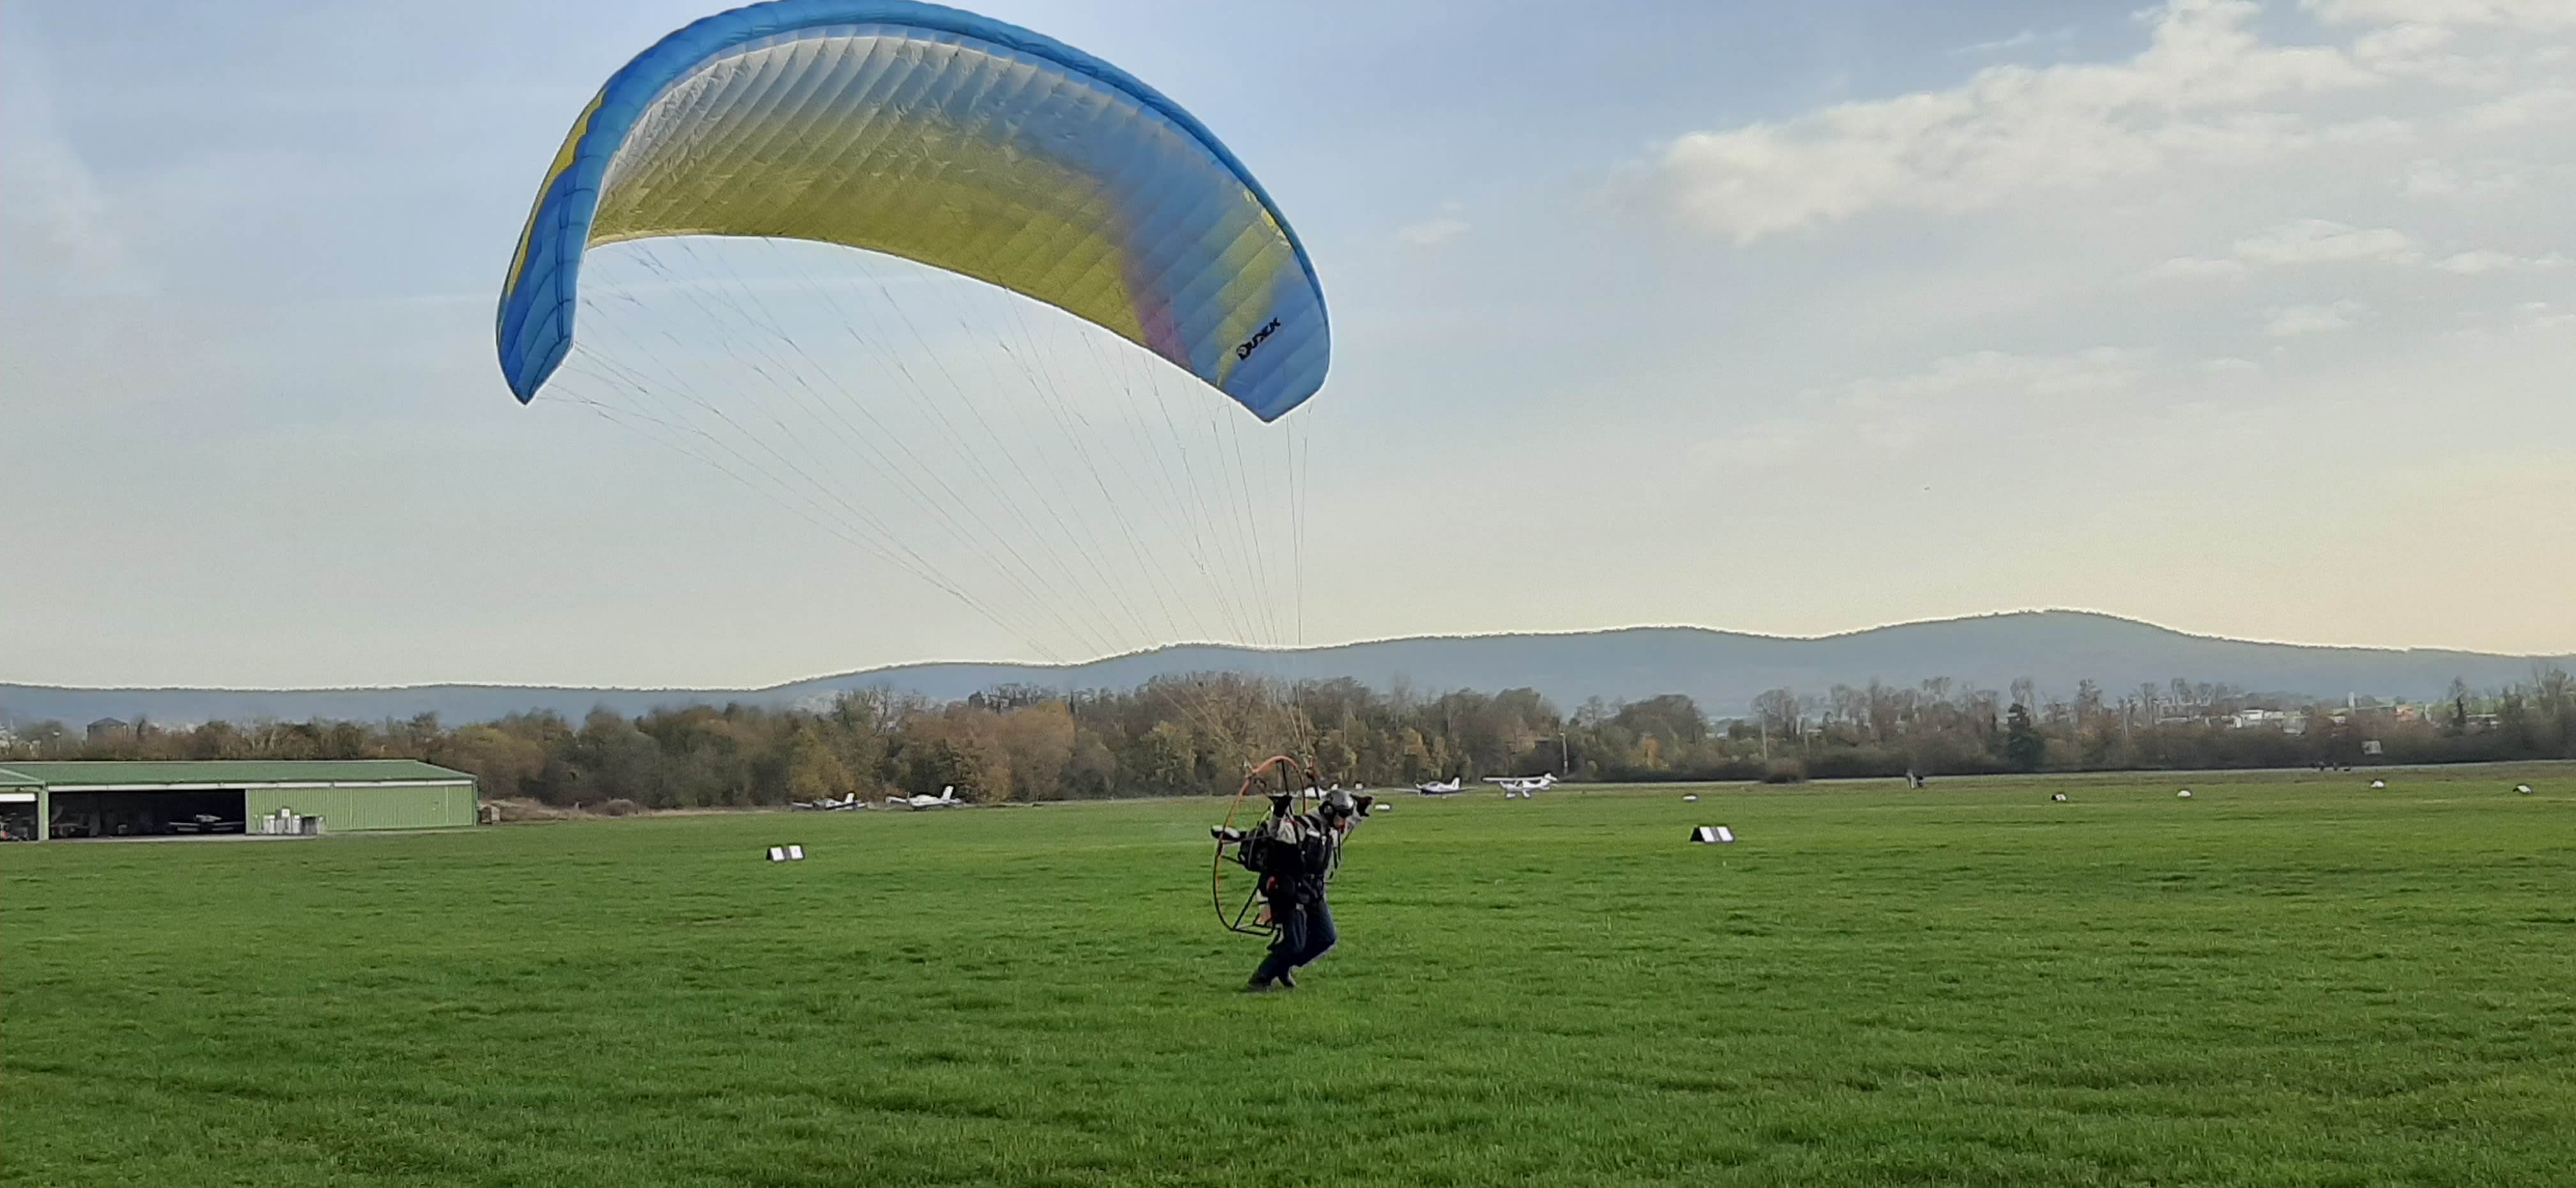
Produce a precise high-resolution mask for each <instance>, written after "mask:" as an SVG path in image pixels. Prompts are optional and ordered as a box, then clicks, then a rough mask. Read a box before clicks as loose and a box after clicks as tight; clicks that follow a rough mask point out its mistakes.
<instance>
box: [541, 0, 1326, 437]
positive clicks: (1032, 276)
mask: <svg viewBox="0 0 2576 1188" xmlns="http://www.w3.org/2000/svg"><path fill="white" fill-rule="evenodd" d="M672 235H731V236H762V237H773V238H784V239H802V240H814V241H819V242H824V243H835V244H842V245H846V246H849V247H855V248H864V249H867V250H870V251H877V252H884V253H886V254H888V255H894V256H901V257H903V258H905V259H909V260H914V261H917V262H920V263H922V264H927V265H930V266H932V267H935V268H940V269H945V270H948V271H952V272H956V273H960V274H963V275H966V276H971V277H974V278H976V279H978V280H982V281H985V282H988V283H991V284H994V285H998V286H1001V287H1003V288H1006V289H1009V290H1012V291H1013V292H1017V293H1020V294H1023V295H1025V296H1028V297H1032V298H1035V299H1037V300H1039V301H1043V302H1046V303H1047V304H1050V305H1054V306H1057V307H1059V308H1062V309H1064V310H1066V311H1067V312H1069V313H1072V314H1074V315H1075V316H1077V317H1080V318H1082V319H1084V320H1086V321H1089V322H1092V323H1094V324H1096V325H1099V326H1101V327H1103V328H1105V329H1107V330H1109V331H1111V332H1112V333H1115V334H1117V335H1119V336H1121V337H1123V338H1126V339H1128V340H1130V341H1132V342H1135V343H1137V344H1139V345H1141V346H1143V347H1145V348H1146V349H1147V350H1150V351H1152V352H1154V353H1155V354H1157V355H1160V356H1162V357H1163V358H1165V359H1168V360H1170V361H1171V362H1172V363H1174V364H1176V365H1178V366H1179V367H1181V368H1182V369H1184V370H1186V371H1188V372H1189V373H1190V374H1192V375H1195V376H1197V377H1198V378H1199V379H1201V380H1204V381H1206V382H1207V383H1208V384H1209V385H1211V386H1213V387H1215V388H1216V389H1217V390H1219V391H1221V392H1224V393H1225V394H1226V395H1227V396H1230V397H1232V398H1233V399H1234V400H1236V401H1237V402H1239V403H1241V404H1242V405H1243V406H1244V407H1245V408H1247V409H1249V410H1251V411H1252V413H1253V414H1254V415H1255V416H1258V417H1260V418H1261V419H1262V420H1264V421H1269V420H1275V419H1277V418H1278V417H1280V416H1282V415H1284V414H1286V413H1287V412H1288V411H1289V410H1290V409H1293V408H1295V407H1297V405H1298V404H1300V403H1302V402H1303V401H1304V400H1305V399H1306V398H1307V397H1309V396H1312V395H1314V393H1315V391H1316V390H1317V389H1318V388H1320V387H1322V386H1323V383H1324V374H1325V371H1326V369H1327V367H1328V366H1329V365H1330V362H1331V357H1332V336H1331V330H1330V327H1329V325H1328V324H1327V321H1326V318H1325V312H1324V297H1323V291H1322V289H1321V287H1320V286H1319V285H1318V283H1317V281H1316V278H1315V272H1314V268H1313V266H1312V264H1311V263H1310V262H1309V261H1308V259H1307V257H1306V252H1305V249H1304V247H1303V246H1301V245H1300V244H1299V243H1298V241H1297V236H1296V233H1295V232H1293V231H1291V230H1290V229H1289V227H1288V221H1287V220H1286V219H1285V218H1284V217H1282V216H1281V215H1280V213H1279V210H1278V208H1277V206H1275V205H1274V204H1273V203H1272V202H1271V200H1270V197H1269V195H1268V194H1267V193H1265V192H1264V191H1263V190H1262V188H1261V185H1260V183H1258V182H1256V181H1254V180H1253V178H1252V175H1251V174H1250V173H1249V172H1247V171H1246V170H1245V169H1244V167H1243V164H1242V163H1241V162H1240V161H1237V160H1236V159H1235V157H1234V154H1232V153H1231V152H1228V151H1227V150H1226V148H1225V146H1224V145H1223V144H1221V143H1219V142H1218V140H1217V138H1216V136H1215V135H1214V134H1213V133H1211V132H1209V131H1208V130H1207V128H1206V127H1205V126H1204V125H1202V124H1201V123H1200V122H1199V121H1198V120H1197V119H1196V118H1194V117H1192V116H1191V115H1190V114H1189V113H1188V112H1187V111H1184V110H1182V109H1181V107H1180V106H1179V105H1177V104H1175V103H1173V102H1172V101H1171V100H1170V99H1167V98H1165V97H1164V96H1163V95H1161V94H1160V93H1158V92H1156V91H1155V90H1154V89H1153V88H1151V87H1148V86H1146V85H1145V84H1144V83H1142V82H1139V81H1137V80H1136V79H1135V78H1133V77H1130V76H1129V75H1128V74H1127V73H1126V72H1124V71H1121V70H1119V69H1118V68H1117V67H1115V66H1112V65H1110V64H1108V63H1106V62H1103V61H1101V60H1099V59H1098V58H1094V57H1092V56H1090V55H1088V54H1085V53H1083V52H1081V51H1079V50H1076V49H1073V48H1072V47H1070V46H1066V45H1063V44H1061V43H1059V42H1056V41H1054V40H1052V39H1049V38H1046V37H1043V36H1040V35H1038V34H1036V33H1032V32H1029V31H1028V30H1026V29H1021V28H1017V27H1015V26H1012V25H1007V24H1004V23H1002V22H999V21H994V20H989V19H986V18H984V17H979V16H975V15H973V14H971V13H965V12H960V11H957V10H955V9H950V8H942V7H939V6H936V5H930V4H919V3H910V2H907V0H772V2H771V3H765V4H755V5H752V6H750V7H747V8H740V9H735V10H733V11H731V12H726V13H721V14H718V15H716V16H711V17H708V18H706V19H704V20H701V21H699V22H697V23H695V24H692V25H690V26H688V27H687V28H684V29H681V30H680V31H678V32H676V33H673V34H671V35H670V36H668V37H665V38H663V39H662V41H661V42H660V43H659V44H657V45H655V46H654V47H653V48H651V49H649V50H646V51H645V52H644V53H643V54H641V55H639V56H638V57H636V58H635V60H634V61H632V62H629V63H627V65H626V66H625V68H624V69H621V70H619V71H618V72H617V73H616V74H615V75H613V76H612V77H610V78H609V80H608V83H607V85H605V86H603V87H602V88H600V92H599V95H598V97H596V98H594V99H592V100H591V102H590V106H589V107H588V108H586V109H584V110H583V112H582V113H581V117H580V118H579V119H578V120H577V121H575V122H574V124H573V128H572V134H571V135H570V136H569V137H567V138H566V139H565V141H564V145H563V150H562V151H561V152H560V153H558V154H557V155H556V157H555V161H554V164H553V166H552V167H551V168H550V169H548V170H547V172H546V179H545V184H544V186H543V187H542V188H541V189H540V190H539V192H538V195H537V203H536V209H535V210H534V211H533V212H531V213H530V214H529V216H528V226H527V230H526V231H525V232H524V233H523V234H522V235H521V236H520V239H519V245H518V250H517V252H516V253H515V254H514V255H513V257H512V258H511V261H510V274H509V279H508V282H507V283H506V284H505V285H504V286H503V288H502V292H501V309H500V320H499V339H500V353H501V370H502V373H503V374H504V375H505V376H506V377H507V378H508V380H509V383H510V389H511V391H513V392H515V393H517V394H518V397H519V399H521V400H522V401H525V400H529V399H532V398H534V397H535V395H536V393H537V391H538V389H539V388H541V387H543V386H544V385H545V383H546V380H547V378H548V377H549V376H551V375H552V374H553V373H554V370H555V368H556V367H557V366H559V365H560V364H561V363H562V362H563V360H564V356H565V355H566V353H567V352H569V351H570V350H571V349H572V336H573V314H574V311H575V309H576V308H577V302H578V298H577V293H576V287H577V285H578V283H579V280H580V275H581V264H582V255H583V253H584V252H585V251H587V250H588V249H589V248H590V247H591V246H593V245H596V244H603V243H616V242H620V241H623V240H632V239H645V238H651V237H655V236H672Z"/></svg>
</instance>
